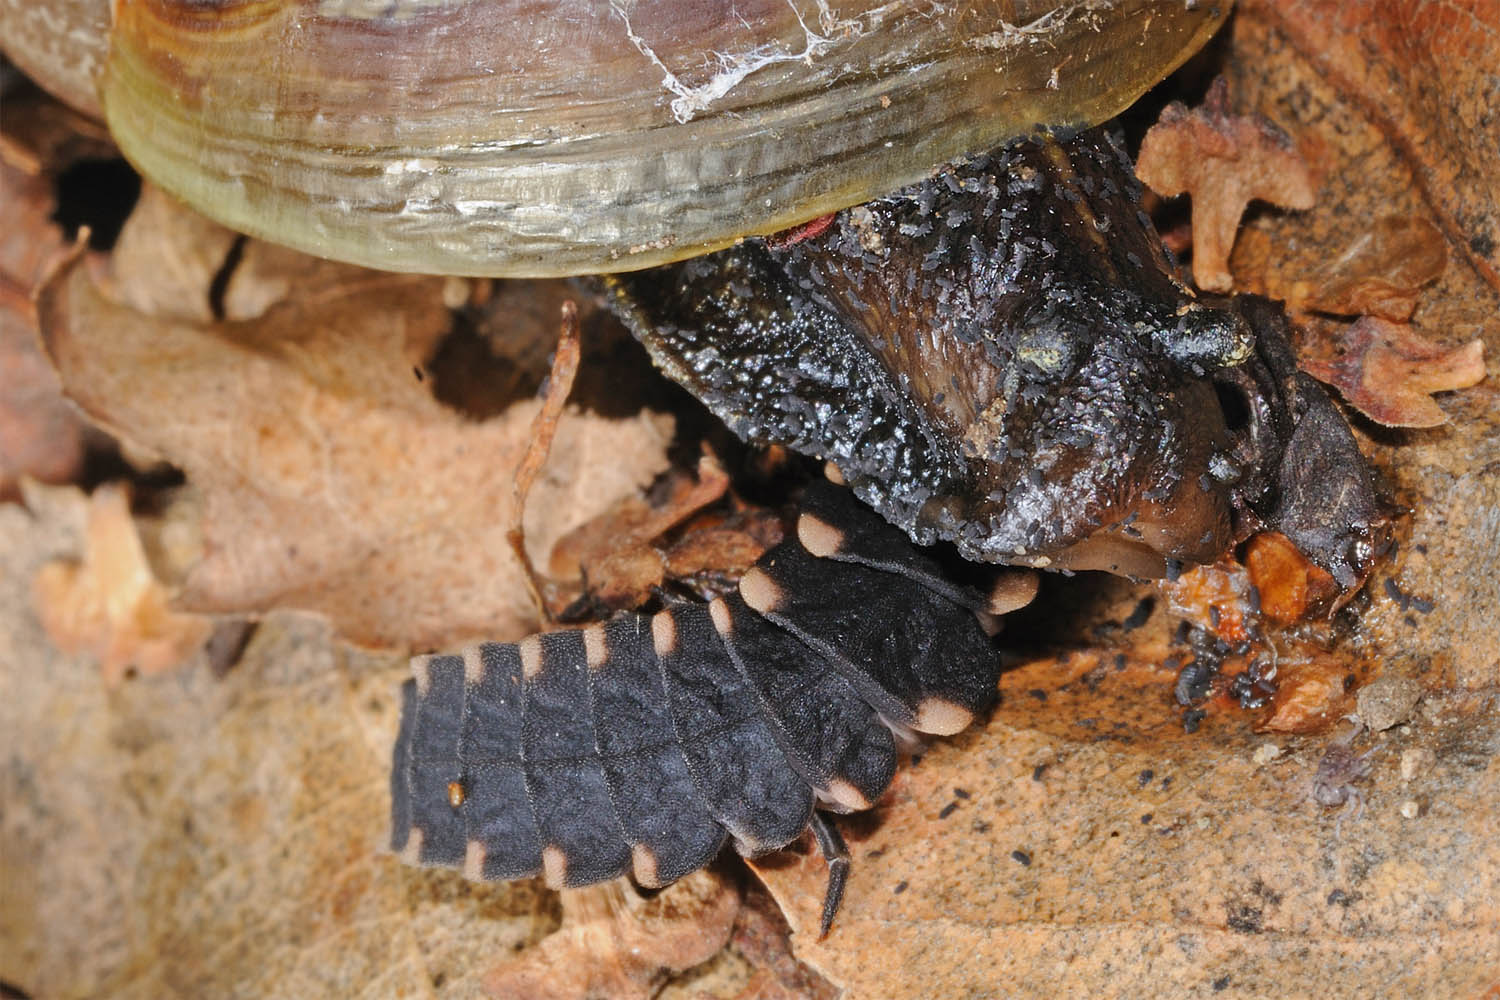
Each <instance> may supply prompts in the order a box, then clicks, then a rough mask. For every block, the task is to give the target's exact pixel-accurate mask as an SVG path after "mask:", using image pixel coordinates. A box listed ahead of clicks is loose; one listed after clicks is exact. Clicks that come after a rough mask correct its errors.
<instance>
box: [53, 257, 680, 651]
mask: <svg viewBox="0 0 1500 1000" xmlns="http://www.w3.org/2000/svg"><path fill="white" fill-rule="evenodd" d="M351 275H352V276H351V277H350V278H349V279H348V280H346V281H344V282H343V283H342V284H339V283H336V282H333V283H327V284H324V285H323V286H322V287H321V290H320V291H319V292H318V294H316V295H297V294H292V295H290V296H289V297H288V298H287V299H286V300H285V301H284V302H282V303H280V304H279V305H277V306H275V307H274V308H271V309H270V310H269V311H268V312H267V313H266V314H265V315H264V316H263V317H261V318H260V319H258V320H254V321H246V322H224V323H217V324H205V323H199V322H192V321H187V320H181V319H178V320H163V319H158V318H156V317H153V316H149V315H146V314H143V313H141V312H139V311H137V310H135V309H132V308H130V307H128V306H125V305H122V304H120V303H118V302H115V301H112V300H110V299H109V298H108V297H106V296H105V295H104V294H103V293H102V292H101V290H100V289H99V287H98V286H97V285H96V284H95V282H94V281H93V280H92V279H91V278H90V276H89V274H88V273H87V272H86V271H85V269H82V268H79V267H78V266H76V261H75V262H73V263H71V264H69V265H68V266H65V267H62V268H60V269H59V270H58V271H57V273H56V274H54V275H53V276H52V278H51V279H50V280H49V281H48V282H47V283H46V285H45V287H44V288H43V289H42V291H41V294H40V297H39V306H38V308H39V315H40V320H41V327H42V334H43V339H44V342H45V345H46V348H47V350H48V352H49V354H50V355H51V358H52V360H53V363H54V365H55V366H56V367H57V369H58V372H59V373H60V374H61V376H62V380H63V385H64V388H65V390H66V392H67V393H68V395H69V396H70V397H71V398H72V399H73V400H74V401H75V402H77V403H78V404H79V405H80V406H81V407H83V409H84V410H85V411H86V412H87V413H88V414H89V415H90V416H91V417H92V418H93V419H94V420H95V421H96V422H98V423H100V424H101V425H103V426H105V427H106V428H108V429H110V430H112V431H113V432H115V433H116V434H118V435H119V436H120V437H121V438H123V439H125V440H127V441H130V442H133V443H135V444H137V445H141V446H144V447H146V448H149V449H150V450H152V451H155V452H157V453H159V454H161V455H163V456H165V457H166V458H167V459H169V460H170V461H171V462H173V463H174V464H175V465H177V466H179V467H180V468H182V469H183V471H184V472H185V473H186V474H187V477H188V481H189V483H190V484H191V485H192V486H194V487H195V488H197V489H198V490H200V491H201V492H202V493H203V495H204V497H205V502H204V504H203V511H204V513H203V516H202V522H201V532H202V539H203V545H202V553H203V555H202V558H201V560H200V561H199V562H198V563H197V564H196V565H194V566H192V567H191V568H190V570H189V571H188V572H187V574H186V577H185V579H184V580H183V585H182V589H181V592H180V595H179V601H180V604H181V606H182V607H184V608H186V609H190V610H198V611H210V612H245V611H264V610H267V609H270V608H273V607H290V608H299V609H303V610H308V611H314V612H318V613H322V614H324V615H327V616H328V617H329V618H330V619H331V620H332V621H333V622H334V624H335V626H336V627H337V628H338V630H339V631H340V633H341V634H343V635H344V636H346V637H347V638H350V639H352V640H354V641H356V642H360V643H365V644H371V645H382V646H392V647H418V648H423V647H425V648H432V647H437V646H441V645H447V644H451V643H453V642H455V641H458V640H460V639H462V638H468V637H473V636H476V635H486V636H492V637H506V636H515V635H518V634H521V633H524V632H525V631H527V630H528V629H529V628H530V627H531V626H532V624H533V623H534V621H535V616H534V612H533V609H532V607H531V604H530V602H529V601H528V600H527V598H526V589H525V586H524V583H523V581H522V579H521V577H520V575H519V566H518V565H517V563H516V561H515V559H514V557H513V556H512V555H511V553H510V552H509V549H508V546H507V544H506V539H505V530H506V525H507V522H508V520H509V510H508V505H509V503H510V496H511V488H510V486H511V481H512V478H513V475H514V470H515V468H516V466H517V464H518V463H519V461H520V460H521V456H522V454H523V452H524V451H525V447H526V443H527V435H528V433H529V429H530V427H531V423H532V418H533V416H534V415H535V412H536V409H537V406H538V405H539V404H537V403H536V402H535V401H528V402H525V403H521V404H518V405H516V406H514V407H512V408H510V409H509V410H507V411H505V412H504V413H503V414H501V415H500V416H498V417H495V418H493V419H490V420H485V421H481V422H475V421H470V420H466V419H465V418H463V417H462V416H460V415H459V414H457V413H455V412H453V411H451V410H449V409H447V408H446V407H444V406H443V405H442V404H440V403H438V402H437V401H436V400H435V399H433V398H432V396H431V394H430V393H429V392H428V390H427V387H426V386H425V385H423V384H422V383H421V382H420V381H419V380H418V379H417V378H416V377H414V376H413V363H412V354H413V351H414V345H430V344H431V343H432V342H433V341H434V340H435V339H436V338H437V337H438V336H439V335H440V334H441V331H443V330H445V329H446V328H447V325H448V323H449V314H448V311H447V309H446V307H445V306H444V304H443V288H444V283H443V281H442V280H441V279H434V278H421V277H413V276H403V275H388V274H377V273H375V272H369V271H359V270H357V269H351ZM424 349H425V348H424ZM670 436H671V420H670V419H669V418H666V417H661V416H655V415H650V414H641V415H638V416H635V417H631V418H627V419H620V420H607V419H601V418H587V417H584V416H581V415H579V414H577V413H572V412H570V413H568V414H566V415H565V416H564V418H563V420H562V422H561V425H560V427H559V430H558V436H557V442H556V445H555V446H554V448H553V453H552V458H551V460H550V461H549V463H548V465H547V466H546V468H545V469H544V470H543V473H542V477H541V480H540V481H539V483H538V485H537V488H536V490H535V491H534V492H533V502H532V503H531V505H530V509H529V510H528V512H527V516H526V517H527V523H526V529H527V537H528V538H529V539H531V541H532V544H533V545H534V546H535V547H536V548H535V551H541V552H546V551H548V550H549V549H550V547H551V545H552V542H553V540H554V539H556V538H557V537H558V536H559V535H560V534H562V533H563V532H565V531H566V530H568V529H569V528H571V527H572V526H573V525H574V524H576V523H579V522H581V521H585V520H587V519H588V518H589V517H591V516H593V515H594V514H596V513H598V512H599V511H601V510H603V509H605V508H606V507H607V506H608V505H609V504H610V503H611V502H613V501H614V500H615V499H617V498H618V497H620V496H621V495H624V494H628V493H632V492H634V491H636V490H638V489H640V488H641V487H643V486H644V485H645V484H646V483H648V482H650V480H651V479H652V478H653V477H654V476H656V475H657V474H658V473H659V472H660V471H661V470H662V468H663V467H664V466H665V464H666V459H665V448H666V444H667V443H668V441H669V440H670Z"/></svg>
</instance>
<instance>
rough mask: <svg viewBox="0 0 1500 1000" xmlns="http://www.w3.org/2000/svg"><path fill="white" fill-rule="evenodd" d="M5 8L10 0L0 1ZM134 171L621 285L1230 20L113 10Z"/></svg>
mask: <svg viewBox="0 0 1500 1000" xmlns="http://www.w3.org/2000/svg"><path fill="white" fill-rule="evenodd" d="M0 2H5V0H0ZM114 3H115V5H114V24H113V28H112V30H111V38H110V48H109V55H108V59H107V64H106V68H105V72H104V74H103V78H102V81H101V84H100V88H101V89H100V96H101V98H102V103H103V107H104V111H105V114H106V117H107V120H108V124H109V127H110V129H111V131H112V132H113V133H114V136H115V138H116V140H117V142H118V143H119V145H120V148H121V149H122V150H123V151H124V153H125V155H126V156H127V157H128V158H129V159H130V160H131V161H132V162H133V163H134V164H135V165H136V166H137V167H138V168H139V169H140V170H141V172H142V173H144V174H145V175H146V176H148V177H150V178H151V179H152V180H153V181H155V182H156V183H157V184H159V185H161V186H162V187H164V188H166V189H167V190H168V191H170V192H172V193H173V194H175V195H177V196H178V197H180V198H182V199H183V200H184V201H186V202H188V203H189V204H190V205H192V206H193V207H194V208H196V209H198V210H199V211H201V212H203V213H204V214H206V215H209V216H210V217H212V218H214V219H217V220H218V221H220V222H223V223H224V224H226V225H228V226H230V227H232V228H235V229H238V230H241V231H244V232H247V233H250V234H252V235H256V236H260V237H263V238H266V239H270V240H274V241H277V242H280V243H284V244H287V245H290V246H293V247H296V248H298V249H301V250H304V251H307V252H310V253H314V254H319V255H322V256H326V257H334V258H338V259H343V260H348V261H352V262H355V263H360V264H365V265H369V266H372V267H379V268H386V269H393V270H413V271H425V272H438V273H451V274H471V275H563V274H579V273H592V272H606V271H620V270H633V269H638V268H643V267H648V266H652V265H656V264H660V263H663V262H666V261H671V260H676V259H681V258H685V257H690V256H695V255H698V254H701V253H705V252H708V251H710V250H714V249H718V248H721V247H724V246H727V245H730V244H732V243H733V242H734V241H735V240H737V239H738V238H740V237H742V236H745V235H749V234H760V233H768V232H774V231H777V230H780V229H784V228H787V227H789V226H791V225H794V224H796V223H799V222H802V221H805V220H807V219H809V218H813V217H816V216H818V215H821V214H824V213H826V212H829V211H833V210H835V209H838V208H842V207H845V206H848V205H851V204H855V203H858V202H862V201H865V200H868V199H870V198H872V197H875V196H878V195H881V194H884V193H886V192H889V191H891V190H894V189H896V188H898V187H901V186H903V185H905V184H908V183H911V182H914V181H916V180H918V179H920V178H922V177H923V176H925V175H926V174H927V173H928V171H929V170H931V169H932V168H933V167H934V166H935V165H937V164H940V163H943V162H945V161H947V160H950V159H952V158H953V157H955V156H958V155H961V154H963V153H966V152H970V151H976V150H983V149H988V148H990V147H992V146H995V145H997V144H999V143H1000V142H1002V141H1004V140H1005V139H1007V138H1009V137H1011V136H1013V135H1016V134H1018V133H1020V132H1024V131H1027V130H1029V129H1031V128H1032V127H1034V126H1035V125H1036V124H1037V123H1039V122H1046V123H1051V124H1055V125H1078V126H1082V125H1087V124H1092V123H1095V122H1097V121H1100V120H1102V119H1104V118H1107V117H1110V116H1112V115H1114V114H1116V113H1118V112H1119V111H1120V110H1122V109H1123V108H1124V107H1125V106H1127V105H1128V104H1129V103H1130V102H1131V101H1133V100H1134V99H1135V98H1136V97H1137V96H1138V95H1139V94H1140V93H1142V92H1143V91H1144V90H1145V89H1146V88H1147V87H1149V86H1151V85H1152V84H1153V83H1155V82H1156V81H1157V80H1159V79H1160V78H1161V77H1162V76H1164V75H1165V74H1166V73H1168V72H1170V71H1171V70H1172V69H1173V68H1175V67H1176V66H1178V65H1179V64H1180V63H1181V62H1182V61H1183V60H1184V59H1186V58H1187V56H1188V55H1189V54H1191V53H1192V52H1193V51H1194V50H1195V49H1196V48H1197V47H1198V46H1199V45H1201V44H1202V43H1203V42H1204V41H1205V40H1206V39H1207V38H1208V37H1209V35H1211V34H1212V33H1213V31H1214V30H1215V29H1216V28H1217V27H1218V25H1219V24H1220V23H1221V22H1222V20H1223V18H1224V16H1225V14H1226V13H1227V7H1228V5H1227V4H1222V5H1216V4H1210V5H1202V6H1200V5H1197V4H1193V3H1187V2H1184V0H1068V2H1060V0H1005V2H997V0H983V2H977V3H965V4H952V5H945V4H938V3H932V2H930V0H888V2H884V3H878V2H875V0H849V2H843V3H837V2H832V0H817V2H812V0H733V2H730V0H694V2H687V0H610V2H601V0H380V2H375V0H218V2H212V3H205V2H202V0H114Z"/></svg>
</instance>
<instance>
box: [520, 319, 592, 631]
mask: <svg viewBox="0 0 1500 1000" xmlns="http://www.w3.org/2000/svg"><path fill="white" fill-rule="evenodd" d="M579 353H580V339H579V332H578V306H577V304H576V303H574V302H573V301H571V300H569V301H567V302H564V303H563V304H562V329H561V331H560V332H559V334H558V338H557V352H556V353H555V354H554V355H553V357H552V372H551V374H549V375H548V376H547V385H546V388H545V389H544V391H543V394H542V408H541V409H540V410H539V411H537V415H536V419H535V420H533V421H532V422H531V443H530V444H529V445H527V446H526V454H525V456H524V457H523V458H522V459H521V464H520V466H519V467H518V468H517V469H516V479H515V484H514V491H513V492H512V494H511V525H510V528H509V529H508V530H507V531H506V533H505V537H506V539H507V540H508V541H509V542H510V547H511V549H512V550H513V551H514V552H515V554H516V558H517V559H519V560H520V561H521V568H522V570H523V571H524V573H525V576H526V586H527V588H528V589H530V591H531V600H532V603H533V604H535V605H536V611H537V616H538V617H539V618H541V620H542V622H543V623H544V624H547V625H551V624H552V623H553V622H552V615H551V613H550V612H548V610H547V602H546V601H545V600H544V599H543V597H542V583H541V578H540V577H539V576H538V575H537V572H536V567H535V566H534V565H532V562H531V556H530V555H528V554H527V552H526V531H525V528H523V527H522V524H521V518H522V516H523V515H524V514H525V513H526V496H527V494H528V493H530V492H531V486H532V484H533V483H534V482H536V477H537V473H539V472H541V471H542V466H543V465H544V464H546V462H547V456H548V455H549V454H550V453H551V451H552V439H553V437H555V436H556V434H557V423H558V420H559V419H560V418H561V417H562V411H563V405H564V404H565V403H567V401H568V394H569V393H571V392H572V391H573V379H574V377H575V376H576V375H577V374H578V357H579Z"/></svg>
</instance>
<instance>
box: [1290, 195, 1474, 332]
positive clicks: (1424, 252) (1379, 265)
mask: <svg viewBox="0 0 1500 1000" xmlns="http://www.w3.org/2000/svg"><path fill="white" fill-rule="evenodd" d="M1447 264H1448V244H1447V241H1446V240H1445V238H1444V237H1443V232H1442V230H1440V229H1439V228H1438V227H1437V226H1435V225H1433V224H1432V223H1431V222H1428V221H1427V220H1426V219H1422V218H1417V217H1414V216H1387V217H1386V218H1383V219H1377V220H1376V221H1375V223H1374V224H1373V225H1372V226H1371V227H1370V228H1369V229H1368V230H1366V231H1364V232H1362V233H1360V234H1359V235H1358V236H1357V237H1356V238H1355V240H1354V242H1353V243H1352V244H1351V245H1350V246H1349V247H1347V248H1346V249H1345V250H1344V251H1343V253H1341V254H1338V255H1337V256H1335V257H1334V258H1333V259H1331V260H1329V261H1327V262H1326V263H1325V264H1323V265H1322V266H1321V267H1319V268H1318V269H1317V270H1315V271H1314V272H1313V273H1312V274H1311V276H1309V277H1308V278H1306V279H1303V280H1299V281H1295V282H1292V283H1291V285H1290V286H1289V287H1288V288H1286V289H1284V290H1282V289H1278V290H1277V291H1278V292H1280V291H1284V292H1285V297H1286V300H1287V308H1288V309H1291V310H1294V311H1298V312H1307V311H1313V312H1325V313H1333V314H1335V315H1339V316H1360V315H1373V316H1379V317H1381V318H1382V319H1388V320H1392V321H1394V322H1404V321H1406V320H1408V319H1410V318H1411V314H1412V312H1413V310H1415V309H1416V307H1417V298H1418V294H1419V293H1420V292H1421V290H1422V289H1423V288H1425V287H1426V286H1428V285H1430V284H1432V283H1433V282H1434V281H1437V280H1438V278H1440V277H1442V274H1443V269H1444V268H1445V267H1446V266H1447Z"/></svg>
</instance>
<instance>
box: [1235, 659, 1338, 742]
mask: <svg viewBox="0 0 1500 1000" xmlns="http://www.w3.org/2000/svg"><path fill="white" fill-rule="evenodd" d="M1347 676H1348V668H1347V667H1346V666H1345V665H1344V664H1343V663H1341V662H1340V661H1339V660H1337V659H1336V658H1334V657H1331V656H1317V655H1314V656H1311V657H1310V658H1308V659H1306V660H1303V661H1301V662H1294V661H1293V662H1289V661H1287V660H1283V661H1282V663H1281V672H1280V675H1279V677H1278V681H1277V688H1276V694H1275V696H1274V697H1272V699H1271V714H1270V716H1268V717H1267V718H1266V720H1265V721H1264V722H1262V723H1261V724H1260V725H1258V726H1256V727H1255V728H1256V729H1259V730H1261V731H1262V732H1274V733H1310V732H1315V731H1317V730H1319V729H1322V728H1323V727H1324V726H1325V725H1327V724H1328V723H1329V722H1330V721H1332V720H1334V719H1336V718H1338V717H1339V716H1340V715H1342V714H1343V707H1344V703H1345V702H1346V701H1347V699H1348V686H1347V685H1346V683H1345V678H1346V677H1347Z"/></svg>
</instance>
